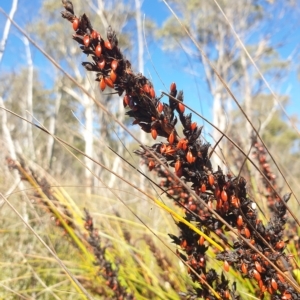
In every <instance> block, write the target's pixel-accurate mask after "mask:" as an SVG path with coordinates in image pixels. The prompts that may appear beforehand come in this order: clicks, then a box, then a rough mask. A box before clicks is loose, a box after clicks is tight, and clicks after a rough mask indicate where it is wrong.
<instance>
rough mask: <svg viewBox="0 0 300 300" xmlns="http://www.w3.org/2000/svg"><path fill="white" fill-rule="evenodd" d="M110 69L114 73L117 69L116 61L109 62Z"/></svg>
mask: <svg viewBox="0 0 300 300" xmlns="http://www.w3.org/2000/svg"><path fill="white" fill-rule="evenodd" d="M111 68H112V70H114V71H116V70H117V68H118V61H117V60H113V61H112V62H111Z"/></svg>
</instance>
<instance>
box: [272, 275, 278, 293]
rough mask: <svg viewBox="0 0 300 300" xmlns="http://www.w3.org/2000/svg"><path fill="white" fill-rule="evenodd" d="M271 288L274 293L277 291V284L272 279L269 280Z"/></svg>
mask: <svg viewBox="0 0 300 300" xmlns="http://www.w3.org/2000/svg"><path fill="white" fill-rule="evenodd" d="M271 286H272V288H273V289H274V290H275V291H277V289H278V285H277V282H276V280H275V279H274V278H272V279H271Z"/></svg>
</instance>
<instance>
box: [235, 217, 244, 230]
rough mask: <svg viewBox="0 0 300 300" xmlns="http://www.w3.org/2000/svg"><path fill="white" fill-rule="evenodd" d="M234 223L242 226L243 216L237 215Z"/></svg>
mask: <svg viewBox="0 0 300 300" xmlns="http://www.w3.org/2000/svg"><path fill="white" fill-rule="evenodd" d="M236 223H237V225H238V226H240V227H242V226H243V224H244V221H243V217H242V216H241V215H239V216H238V217H237V220H236Z"/></svg>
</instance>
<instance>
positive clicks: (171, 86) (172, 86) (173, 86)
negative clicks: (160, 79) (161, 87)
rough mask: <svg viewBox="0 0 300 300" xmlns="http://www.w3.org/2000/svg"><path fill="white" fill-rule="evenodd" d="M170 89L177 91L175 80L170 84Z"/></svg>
mask: <svg viewBox="0 0 300 300" xmlns="http://www.w3.org/2000/svg"><path fill="white" fill-rule="evenodd" d="M170 91H171V92H175V91H176V83H175V82H172V83H171V85H170Z"/></svg>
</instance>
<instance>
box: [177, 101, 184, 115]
mask: <svg viewBox="0 0 300 300" xmlns="http://www.w3.org/2000/svg"><path fill="white" fill-rule="evenodd" d="M178 110H179V111H180V112H181V113H182V114H183V113H184V111H185V106H184V105H183V104H182V103H181V102H180V103H178Z"/></svg>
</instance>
